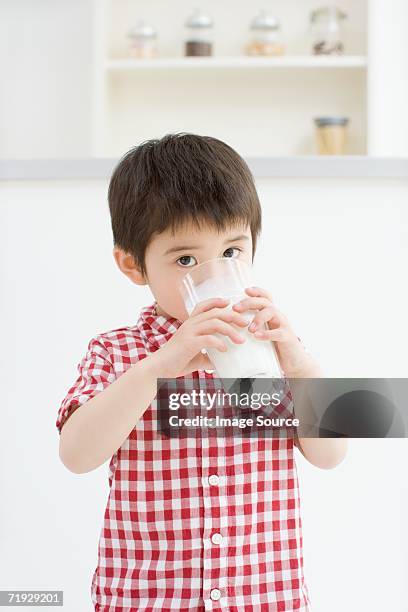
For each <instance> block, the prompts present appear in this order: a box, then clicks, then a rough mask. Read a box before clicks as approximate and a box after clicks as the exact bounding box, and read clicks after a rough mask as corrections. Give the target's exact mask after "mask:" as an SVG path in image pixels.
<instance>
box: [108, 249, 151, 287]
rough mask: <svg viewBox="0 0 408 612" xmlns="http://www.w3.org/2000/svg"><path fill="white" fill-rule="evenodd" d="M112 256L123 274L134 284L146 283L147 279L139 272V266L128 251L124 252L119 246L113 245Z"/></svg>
mask: <svg viewBox="0 0 408 612" xmlns="http://www.w3.org/2000/svg"><path fill="white" fill-rule="evenodd" d="M113 257H114V259H115V261H116V264H117V266H118V268H119V270H120V271H121V272H123V274H125V275H126V276H127V277H128V278H130V280H131V281H132V282H133V283H135V284H136V285H147V280H146V279H145V277H144V276H143V274H142V273H141V272H140V269H139V267H138V266H137V265H136V262H135V260H134V258H133V255H131V254H130V253H125V251H123V250H122V249H120V248H119V247H116V246H115V247H113Z"/></svg>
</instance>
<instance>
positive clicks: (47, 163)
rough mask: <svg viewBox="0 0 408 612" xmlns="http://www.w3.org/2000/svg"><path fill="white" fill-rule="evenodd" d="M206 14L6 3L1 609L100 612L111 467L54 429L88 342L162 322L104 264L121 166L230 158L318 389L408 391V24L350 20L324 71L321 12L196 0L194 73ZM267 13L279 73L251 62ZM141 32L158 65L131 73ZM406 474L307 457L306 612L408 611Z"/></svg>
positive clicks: (112, 4)
mask: <svg viewBox="0 0 408 612" xmlns="http://www.w3.org/2000/svg"><path fill="white" fill-rule="evenodd" d="M196 6H197V4H196V3H192V2H189V1H187V0H175V1H174V2H172V3H171V4H170V3H168V2H164V0H150V2H144V1H142V0H140V1H137V0H134V1H132V2H130V1H129V0H109V1H106V0H97V1H95V2H94V3H92V2H90V1H88V0H36V2H32V0H17V1H16V0H3V1H2V3H1V18H0V51H1V53H0V57H1V58H2V59H1V62H2V65H1V82H2V87H1V96H0V179H2V180H0V232H1V234H0V235H1V240H0V290H1V300H0V317H1V321H2V323H3V336H2V349H3V350H2V351H0V360H1V361H0V373H1V374H0V375H1V382H2V390H3V402H2V417H3V418H2V427H1V428H0V462H1V466H2V469H0V491H1V500H2V503H1V505H0V589H30V588H31V589H37V590H38V589H63V590H64V597H65V599H64V602H65V603H64V605H65V610H66V611H67V612H77V610H81V611H82V610H83V611H87V610H89V612H90V611H91V602H90V593H89V588H90V578H91V575H92V572H93V570H94V567H95V565H96V545H97V540H98V536H99V530H100V528H101V525H102V518H103V511H104V507H105V503H106V498H107V494H108V488H107V464H105V465H104V466H101V467H100V468H99V469H98V470H95V471H93V472H90V473H88V474H83V475H81V476H79V475H75V474H72V473H70V472H69V471H68V470H67V469H66V468H64V466H63V465H62V463H61V462H60V461H59V458H58V433H57V429H56V427H55V419H56V414H57V409H58V406H59V402H60V401H61V400H62V398H63V396H64V395H65V393H66V390H67V388H68V387H69V386H70V385H71V384H72V382H73V380H74V379H75V378H76V375H77V371H76V364H77V363H78V362H79V360H80V358H81V357H82V355H83V353H84V350H85V349H86V346H87V343H88V341H89V339H90V338H91V337H92V336H94V335H95V334H96V333H99V332H102V331H105V330H108V329H113V328H115V327H118V326H121V325H124V324H129V325H132V324H134V322H135V320H136V317H137V315H138V312H139V310H140V308H141V307H142V306H143V305H145V304H148V303H150V301H152V295H151V293H150V291H149V289H148V288H140V287H137V286H135V285H132V284H131V283H130V282H129V281H128V280H127V279H126V278H125V277H124V276H123V275H121V274H120V272H119V271H118V269H117V268H116V267H115V263H114V260H113V257H112V252H111V251H112V246H113V245H112V237H111V230H110V220H109V215H108V207H107V201H106V194H107V187H108V181H109V176H110V172H111V170H112V167H113V165H114V164H115V163H116V161H117V159H118V157H119V156H120V155H122V154H123V153H124V152H125V151H126V150H127V149H128V148H129V147H130V146H133V145H135V144H137V143H138V142H140V141H141V140H143V139H145V138H152V137H158V136H161V135H162V134H163V133H165V132H173V131H181V130H185V131H193V132H196V133H202V134H210V135H213V136H217V137H220V138H222V139H224V140H225V141H226V142H228V143H229V144H230V145H232V146H233V147H235V148H236V149H237V150H238V151H239V153H241V154H242V155H243V156H244V157H245V158H246V159H247V160H248V163H249V164H250V166H251V169H252V170H253V173H254V177H255V181H256V185H257V188H258V191H259V195H260V200H261V204H262V209H263V234H262V237H261V240H260V242H259V246H258V250H257V255H256V258H255V273H256V275H257V277H258V278H259V281H260V282H261V281H262V283H263V284H264V285H265V287H268V288H269V289H270V291H271V293H272V295H273V296H274V299H275V301H276V303H277V304H278V305H279V306H280V307H281V309H282V310H283V312H285V313H286V314H287V316H288V318H289V320H290V321H291V322H292V325H293V327H294V329H296V331H297V332H298V335H299V336H300V337H301V338H302V340H303V341H304V343H305V344H306V346H307V347H308V348H309V350H310V351H311V352H312V353H314V354H315V355H316V357H317V358H318V359H319V361H320V362H321V363H322V365H323V368H324V370H325V372H326V375H327V376H334V377H336V376H350V377H374V376H378V377H407V372H408V366H407V363H408V362H407V355H406V347H407V346H408V329H407V324H406V313H407V312H408V292H407V288H406V280H405V278H406V269H407V260H408V209H407V201H408V114H407V113H406V109H407V107H408V104H407V102H408V79H407V78H406V75H407V74H408V37H407V36H406V28H407V24H408V5H407V3H406V2H405V1H403V0H393V2H392V3H390V2H387V1H386V0H368V1H367V2H365V1H359V0H354V1H351V0H349V1H347V0H344V1H343V0H341V1H340V0H339V2H338V3H337V6H338V7H339V8H340V9H341V10H342V11H344V12H345V13H346V14H347V19H346V20H345V21H344V26H345V35H344V36H345V38H344V45H345V47H344V53H340V54H333V55H329V56H325V55H314V54H312V53H311V40H310V38H309V34H308V31H307V30H308V27H309V17H310V13H311V11H312V10H314V9H317V8H319V4H317V3H316V2H312V1H310V0H276V1H272V0H270V1H264V2H262V3H261V4H259V5H255V4H254V3H249V2H245V1H244V0H235V1H232V0H217V1H216V0H202V2H200V3H198V8H201V10H203V11H205V12H206V13H208V14H210V15H211V16H212V18H213V20H214V37H213V55H212V56H210V57H188V58H187V57H183V49H184V46H183V45H184V42H185V40H186V31H185V28H184V25H183V24H184V22H185V20H186V19H187V18H188V17H189V16H190V15H191V14H192V12H193V11H194V9H195V7H196ZM261 9H265V10H267V11H268V13H270V14H272V15H274V16H275V17H277V18H278V19H279V21H280V24H281V38H280V43H279V44H281V45H285V50H284V53H283V54H281V55H276V56H273V57H262V56H248V55H246V54H244V49H245V45H246V44H248V42H250V41H251V40H252V37H253V35H254V32H252V33H251V31H250V30H249V24H250V22H251V20H252V19H253V18H254V17H255V16H256V15H257V14H258V13H259V11H260V10H261ZM139 19H144V20H145V21H146V22H147V23H148V24H152V25H153V26H154V27H155V29H156V30H157V41H156V42H157V56H156V57H155V58H150V59H149V58H146V59H143V58H136V57H134V56H133V57H129V44H130V42H132V44H133V47H134V46H135V40H134V39H133V41H131V40H130V39H128V38H127V33H128V30H129V29H131V28H134V27H135V26H136V25H137V24H138V21H139ZM346 24H347V28H346ZM273 33H274V35H275V34H276V31H273ZM312 40H313V37H312ZM145 42H146V41H145ZM152 42H153V41H152V40H151V39H149V42H148V44H149V45H150V44H151V43H152ZM258 42H259V41H258ZM149 48H151V47H149ZM255 48H258V49H259V45H258V47H256V46H255ZM261 48H262V45H261ZM139 52H140V50H139V51H136V50H135V48H133V50H132V53H133V55H134V54H136V53H139ZM319 116H320V117H322V116H336V117H347V118H348V119H349V123H348V125H347V139H346V142H345V145H344V152H343V154H341V155H334V156H332V155H317V152H318V141H317V139H316V133H315V125H314V118H315V117H319ZM326 127H327V126H326ZM329 127H333V126H329ZM334 127H335V128H336V131H335V132H331V136H334V138H333V139H331V140H330V142H331V143H333V142H334V144H335V146H339V143H340V146H341V145H342V142H343V140H342V136H340V137H339V134H340V132H339V131H338V128H339V127H340V128H341V129H342V128H343V127H344V126H341V125H340V126H339V125H337V126H334ZM341 134H343V132H341ZM336 135H337V136H336ZM338 137H339V138H338ZM407 460H408V445H407V441H406V440H405V439H402V440H397V439H393V440H389V439H388V440H375V439H374V440H368V439H367V440H364V439H359V440H351V443H350V452H349V455H348V457H347V458H346V460H345V461H344V463H343V464H341V465H340V466H338V467H337V468H336V469H335V470H333V471H323V470H318V469H316V468H313V467H312V466H310V465H309V464H308V463H307V462H306V461H305V460H304V459H303V457H302V456H301V455H300V453H298V454H297V464H298V472H299V478H300V481H301V489H302V505H303V531H304V551H305V573H306V578H307V580H308V584H309V588H310V591H311V597H312V600H313V604H314V606H313V608H314V612H328V611H329V612H344V610H348V611H350V612H361V611H362V610H370V612H383V610H385V609H389V610H393V611H396V612H405V611H406V594H405V590H404V589H405V588H404V584H405V577H406V575H407V571H408V563H407V558H408V557H407V550H408V530H407V526H406V516H407V514H408V485H407V482H406V478H404V471H405V466H406V465H407Z"/></svg>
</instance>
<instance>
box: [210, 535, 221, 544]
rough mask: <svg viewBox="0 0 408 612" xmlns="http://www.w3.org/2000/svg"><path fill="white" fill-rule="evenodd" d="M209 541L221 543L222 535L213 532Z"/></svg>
mask: <svg viewBox="0 0 408 612" xmlns="http://www.w3.org/2000/svg"><path fill="white" fill-rule="evenodd" d="M211 542H212V543H213V544H221V542H222V535H221V534H220V533H213V534H212V536H211Z"/></svg>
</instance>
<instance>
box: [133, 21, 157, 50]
mask: <svg viewBox="0 0 408 612" xmlns="http://www.w3.org/2000/svg"><path fill="white" fill-rule="evenodd" d="M128 39H129V41H130V42H129V46H128V55H129V57H134V58H140V59H147V58H152V57H156V55H157V32H156V30H155V29H154V27H153V26H152V25H150V24H148V23H146V22H145V21H139V23H138V24H137V25H136V26H135V27H134V28H132V29H131V30H130V31H129V33H128Z"/></svg>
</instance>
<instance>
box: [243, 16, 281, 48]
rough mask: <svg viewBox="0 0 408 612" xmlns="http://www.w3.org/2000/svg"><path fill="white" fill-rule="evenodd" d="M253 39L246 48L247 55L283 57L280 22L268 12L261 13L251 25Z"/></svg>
mask: <svg viewBox="0 0 408 612" xmlns="http://www.w3.org/2000/svg"><path fill="white" fill-rule="evenodd" d="M250 30H251V38H250V41H249V43H248V44H247V46H246V49H245V51H246V54H247V55H268V56H273V55H283V53H284V47H283V44H282V39H281V31H280V23H279V21H278V20H277V19H276V18H275V17H273V16H272V15H269V14H268V13H267V12H266V11H260V12H259V13H258V15H256V16H255V17H254V19H253V20H252V22H251V25H250Z"/></svg>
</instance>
